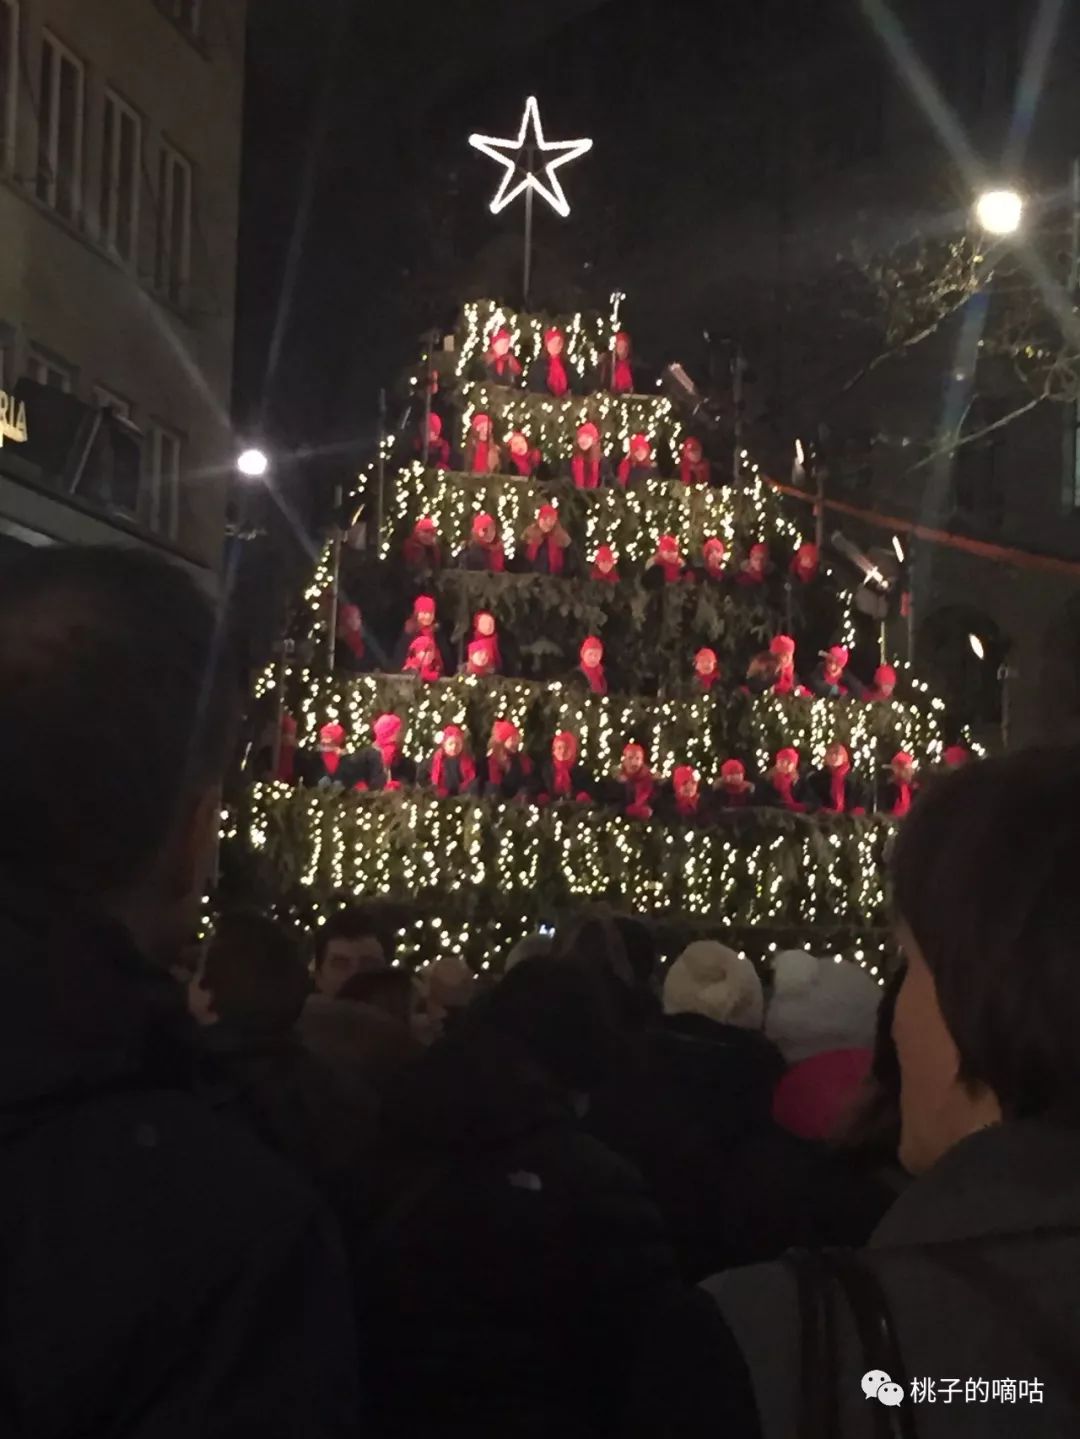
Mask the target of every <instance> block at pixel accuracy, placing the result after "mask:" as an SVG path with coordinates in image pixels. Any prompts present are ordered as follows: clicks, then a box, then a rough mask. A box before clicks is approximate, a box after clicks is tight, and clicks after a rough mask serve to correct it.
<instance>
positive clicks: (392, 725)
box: [371, 714, 401, 745]
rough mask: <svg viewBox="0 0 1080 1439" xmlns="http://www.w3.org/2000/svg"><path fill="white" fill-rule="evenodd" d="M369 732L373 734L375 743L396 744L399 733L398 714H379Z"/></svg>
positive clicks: (399, 721) (399, 720) (399, 722)
mask: <svg viewBox="0 0 1080 1439" xmlns="http://www.w3.org/2000/svg"><path fill="white" fill-rule="evenodd" d="M371 732H372V734H373V735H374V736H375V743H376V744H379V745H384V744H396V743H397V740H398V736H399V735H400V734H401V718H400V716H398V715H389V714H387V715H380V716H379V717H378V719H377V720H376V721H375V723H374V724H373V725H372V726H371Z"/></svg>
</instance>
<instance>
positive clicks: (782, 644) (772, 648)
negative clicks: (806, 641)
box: [769, 635, 795, 659]
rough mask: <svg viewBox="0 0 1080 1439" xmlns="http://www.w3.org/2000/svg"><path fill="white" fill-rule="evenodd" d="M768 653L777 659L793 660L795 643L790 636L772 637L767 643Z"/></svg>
mask: <svg viewBox="0 0 1080 1439" xmlns="http://www.w3.org/2000/svg"><path fill="white" fill-rule="evenodd" d="M769 653H770V654H771V655H776V657H777V658H778V659H794V657H795V641H794V640H793V639H792V638H791V636H790V635H773V637H772V639H771V640H770V641H769Z"/></svg>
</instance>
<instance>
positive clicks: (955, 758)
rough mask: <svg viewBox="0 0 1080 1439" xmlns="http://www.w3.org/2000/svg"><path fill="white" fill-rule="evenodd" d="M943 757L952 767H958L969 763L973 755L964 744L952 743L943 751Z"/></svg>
mask: <svg viewBox="0 0 1080 1439" xmlns="http://www.w3.org/2000/svg"><path fill="white" fill-rule="evenodd" d="M941 758H942V760H943V761H944V762H945V763H946V764H947V765H948V766H949V768H950V769H957V768H959V766H960V765H962V764H967V762H968V760H969V759H970V758H971V755H970V754H969V753H968V751H967V750H966V749H965V748H964V746H963V745H962V744H951V745H949V746H948V748H947V749H946V750H944V751H943V753H942V756H941Z"/></svg>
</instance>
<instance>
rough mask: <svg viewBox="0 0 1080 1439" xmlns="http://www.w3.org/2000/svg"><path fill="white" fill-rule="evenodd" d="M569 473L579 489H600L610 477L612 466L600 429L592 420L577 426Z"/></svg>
mask: <svg viewBox="0 0 1080 1439" xmlns="http://www.w3.org/2000/svg"><path fill="white" fill-rule="evenodd" d="M567 474H568V476H569V478H570V480H571V481H572V482H573V485H574V488H575V489H577V490H595V489H598V488H599V487H600V486H601V485H603V484H605V483H606V482H607V481H608V479H609V478H610V475H611V467H610V466H609V464H608V462H607V458H606V456H605V455H604V452H603V448H602V446H601V441H600V431H599V429H598V428H597V426H596V425H595V424H594V423H593V422H592V420H585V421H584V422H583V423H582V424H580V425H578V427H577V431H576V432H575V435H574V451H573V454H572V455H571V456H570V462H569V464H568V465H567Z"/></svg>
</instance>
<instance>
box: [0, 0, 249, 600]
mask: <svg viewBox="0 0 1080 1439" xmlns="http://www.w3.org/2000/svg"><path fill="white" fill-rule="evenodd" d="M245 10H246V0H109V3H108V4H107V5H104V4H97V5H91V4H87V3H86V0H0V234H2V235H3V244H2V245H0V391H3V392H5V393H6V394H7V395H8V396H9V397H10V413H11V415H12V416H13V417H18V416H23V415H24V416H25V426H24V429H25V434H20V433H19V426H18V425H17V424H14V423H12V424H9V426H8V432H7V435H6V437H5V438H3V442H2V447H0V538H2V539H6V540H7V541H22V542H29V543H46V542H49V541H51V540H66V541H74V542H83V543H86V542H91V541H95V540H97V541H102V540H118V539H130V540H131V541H132V542H135V543H142V544H149V545H153V546H155V547H161V548H164V549H166V550H168V551H171V552H173V553H174V554H176V555H177V556H178V557H179V558H181V559H182V560H183V561H184V562H185V563H187V564H188V565H190V566H191V567H193V568H194V569H195V570H196V571H197V572H198V573H199V575H200V576H201V578H202V579H203V580H204V581H205V582H206V583H207V584H208V585H212V584H213V582H214V575H215V574H216V571H217V569H218V567H219V564H220V553H221V547H222V539H223V527H224V513H225V499H226V490H227V484H228V476H229V469H230V458H231V455H232V452H233V448H234V447H233V439H232V432H231V426H230V418H229V412H230V398H231V384H232V360H233V323H234V318H233V317H234V298H235V272H236V259H237V232H238V222H239V216H238V210H239V190H240V163H241V126H242V100H243V70H244V33H245ZM0 404H2V402H0Z"/></svg>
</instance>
